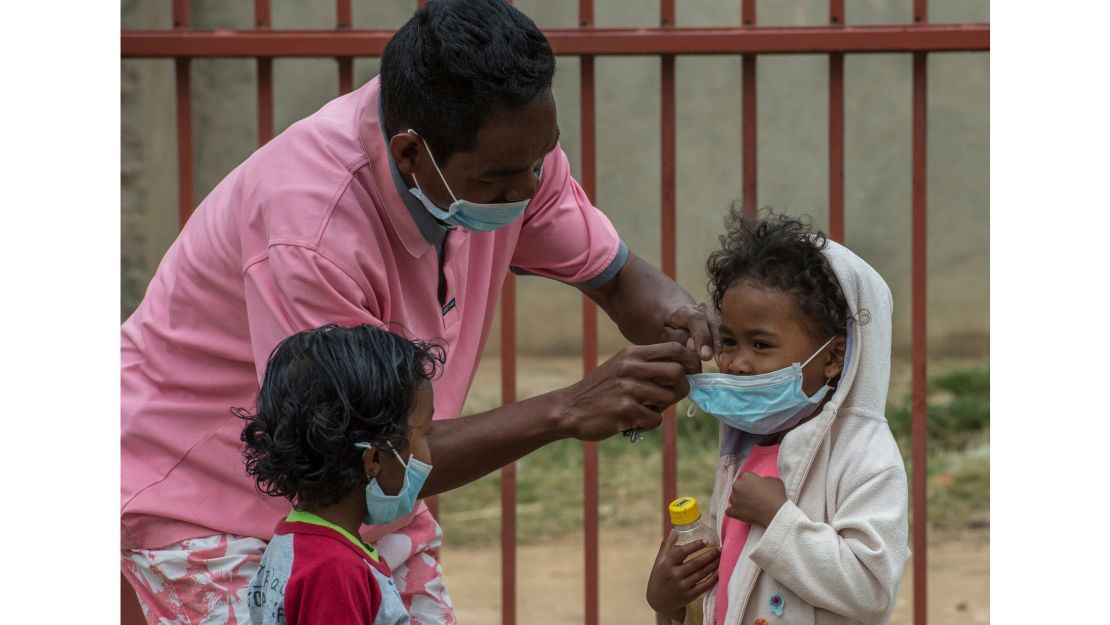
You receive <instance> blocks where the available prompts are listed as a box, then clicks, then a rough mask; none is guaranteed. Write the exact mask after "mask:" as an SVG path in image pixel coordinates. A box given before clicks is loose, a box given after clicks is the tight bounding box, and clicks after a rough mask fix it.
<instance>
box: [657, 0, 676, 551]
mask: <svg viewBox="0 0 1110 625" xmlns="http://www.w3.org/2000/svg"><path fill="white" fill-rule="evenodd" d="M674 25H675V7H674V0H660V2H659V26H660V27H662V28H672V27H674ZM659 61H660V80H659V88H660V106H659V112H660V137H659V139H660V142H659V160H660V163H659V166H660V187H661V188H660V200H659V203H660V212H661V213H662V214H661V216H660V217H661V219H660V230H659V239H660V243H661V244H662V248H663V249H662V258H661V260H662V269H663V273H665V274H667V275H668V276H670V277H671V278H672V279H673V278H674V277H675V222H676V220H675V89H674V63H675V58H674V55H673V54H664V55H662V56H661V57H660V59H659ZM677 497H678V423H677V421H676V419H675V408H674V406H671V407H669V408H667V410H665V411H664V412H663V505H662V506H660V510H661V511H662V515H663V535H664V536H666V535H667V532H669V531H670V529H671V519H670V517H669V516H668V514H667V504H668V503H670V502H671V501H674V500H675V499H676V498H677Z"/></svg>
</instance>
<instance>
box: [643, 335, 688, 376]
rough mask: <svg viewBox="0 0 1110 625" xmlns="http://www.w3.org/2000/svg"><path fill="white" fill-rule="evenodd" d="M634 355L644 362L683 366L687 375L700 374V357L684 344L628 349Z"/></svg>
mask: <svg viewBox="0 0 1110 625" xmlns="http://www.w3.org/2000/svg"><path fill="white" fill-rule="evenodd" d="M628 349H629V350H633V352H632V353H634V354H636V355H638V356H640V357H641V358H643V359H644V360H669V361H671V362H677V363H679V364H681V365H682V366H683V367H684V368H685V369H686V372H687V373H699V372H700V371H701V360H700V359H699V358H698V355H697V354H696V353H695V352H693V351H690V350H689V349H687V348H686V346H685V345H683V344H682V343H676V342H672V343H657V344H655V345H638V346H635V347H630V348H628Z"/></svg>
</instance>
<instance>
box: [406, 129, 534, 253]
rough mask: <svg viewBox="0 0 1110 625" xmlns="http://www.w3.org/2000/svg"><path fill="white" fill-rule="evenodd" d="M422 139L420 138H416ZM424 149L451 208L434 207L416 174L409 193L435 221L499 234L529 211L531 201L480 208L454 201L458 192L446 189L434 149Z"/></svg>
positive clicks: (456, 199) (425, 143)
mask: <svg viewBox="0 0 1110 625" xmlns="http://www.w3.org/2000/svg"><path fill="white" fill-rule="evenodd" d="M409 132H411V133H412V134H414V135H416V131H415V130H412V129H411V128H410V129H409ZM416 136H418V137H419V136H420V135H416ZM424 147H425V148H427V150H428V156H429V157H430V158H431V159H432V166H433V167H435V168H436V173H437V174H439V179H440V180H442V181H443V188H445V189H447V192H448V193H450V194H451V199H452V200H454V201H453V202H451V206H449V207H448V208H447V210H443V209H442V208H440V207H438V206H436V205H435V203H433V202H432V200H431V199H429V198H428V196H427V195H424V191H423V190H422V189H421V188H420V181H419V180H417V179H416V174H413V176H412V179H413V182H415V183H416V188H415V189H409V193H411V194H413V195H414V196H416V199H418V200H420V203H421V204H423V205H424V208H426V209H427V210H428V212H429V213H431V214H432V216H433V217H435V218H436V219H438V220H440V221H442V222H444V223H448V224H451V225H453V226H459V227H461V228H466V229H467V230H476V231H478V232H489V231H490V230H496V229H498V228H500V227H502V226H507V225H509V224H511V223H513V222H514V221H516V220H517V218H519V217H520V216H521V215H523V214H524V209H525V208H527V207H528V200H521V201H519V202H505V203H502V204H479V203H477V202H468V201H466V200H460V199H459V198H457V197H455V192H454V191H452V190H451V187H450V186H448V185H447V179H446V178H444V177H443V172H441V171H440V170H439V165H438V164H437V163H436V157H435V156H433V155H432V150H431V148H428V143H427V142H424ZM542 171H543V169H542V167H541V168H540V169H539V171H538V172H537V174H536V177H539V175H540V173H539V172H542Z"/></svg>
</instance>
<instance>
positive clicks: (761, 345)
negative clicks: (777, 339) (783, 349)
mask: <svg viewBox="0 0 1110 625" xmlns="http://www.w3.org/2000/svg"><path fill="white" fill-rule="evenodd" d="M752 347H754V348H755V349H761V350H762V349H770V348H771V347H773V345H771V344H770V343H764V342H763V341H755V342H753V343H752Z"/></svg>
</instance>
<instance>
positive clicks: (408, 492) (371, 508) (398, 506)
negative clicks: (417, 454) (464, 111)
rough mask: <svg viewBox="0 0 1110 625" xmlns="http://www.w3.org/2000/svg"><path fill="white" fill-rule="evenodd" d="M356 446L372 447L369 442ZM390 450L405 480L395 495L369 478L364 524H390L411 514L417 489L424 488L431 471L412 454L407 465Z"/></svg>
mask: <svg viewBox="0 0 1110 625" xmlns="http://www.w3.org/2000/svg"><path fill="white" fill-rule="evenodd" d="M355 447H359V448H362V449H371V448H373V445H371V444H370V443H356V444H355ZM390 451H392V452H393V455H394V456H396V457H397V461H398V462H400V463H401V466H404V467H405V480H404V482H403V483H402V484H401V489H400V490H398V491H397V494H396V495H387V494H385V491H383V490H382V487H381V485H379V484H378V478H370V483H369V484H367V485H366V517H365V518H363V523H366V524H367V525H384V524H386V523H392V522H394V521H396V520H397V519H399V518H401V517H403V516H405V515H406V514H408V513H410V512H412V511H413V508H415V507H416V499H417V497H418V496H419V495H420V489H421V488H424V481H425V480H427V479H428V474H429V473H431V472H432V465H430V464H425V463H423V462H420V461H419V460H417V459H416V458H414V457H412V456H411V455H410V456H409V463H408V464H407V465H406V464H405V461H404V460H402V459H401V454H399V453H397V450H395V449H392V448H390ZM364 455H365V454H364Z"/></svg>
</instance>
